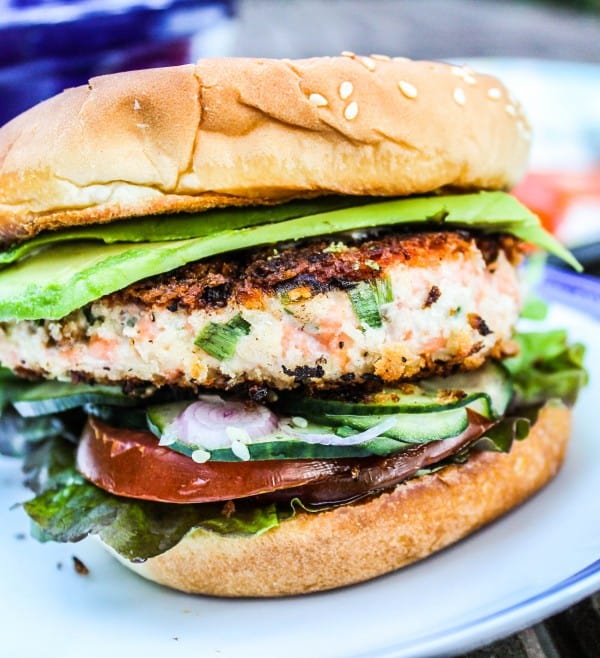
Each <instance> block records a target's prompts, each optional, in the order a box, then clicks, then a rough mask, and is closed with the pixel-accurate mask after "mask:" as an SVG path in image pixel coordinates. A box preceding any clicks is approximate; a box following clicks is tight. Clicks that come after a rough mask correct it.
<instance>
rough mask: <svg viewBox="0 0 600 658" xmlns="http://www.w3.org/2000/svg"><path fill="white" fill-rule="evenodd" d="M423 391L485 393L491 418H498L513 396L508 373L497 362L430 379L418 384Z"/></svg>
mask: <svg viewBox="0 0 600 658" xmlns="http://www.w3.org/2000/svg"><path fill="white" fill-rule="evenodd" d="M420 385H421V386H423V388H425V390H430V391H434V390H439V389H440V388H446V389H460V390H462V391H464V392H465V393H467V395H471V394H474V393H477V392H480V391H485V393H486V395H487V397H488V400H489V402H490V411H491V414H492V415H491V417H492V418H500V416H502V415H503V414H504V412H505V411H506V408H507V407H508V404H509V402H510V401H511V399H512V396H513V385H512V380H511V376H510V373H509V372H508V370H507V369H506V368H505V367H504V366H503V365H502V364H501V363H500V362H498V361H487V362H486V363H485V365H483V366H482V367H481V368H478V369H477V370H470V371H468V372H459V373H457V374H455V375H450V376H449V377H432V378H430V379H425V380H423V381H422V382H420Z"/></svg>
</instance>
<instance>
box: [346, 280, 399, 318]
mask: <svg viewBox="0 0 600 658" xmlns="http://www.w3.org/2000/svg"><path fill="white" fill-rule="evenodd" d="M348 296H349V297H350V302H351V303H352V308H353V309H354V313H356V317H357V318H358V319H359V320H360V322H361V325H362V328H363V330H364V329H366V327H372V328H374V329H378V328H379V327H381V326H382V320H381V313H380V308H381V306H382V305H383V304H388V303H389V302H391V301H393V299H394V297H393V294H392V284H391V281H390V280H389V278H387V277H384V278H382V279H372V280H370V281H360V282H359V283H358V284H357V285H356V286H354V288H351V289H350V290H348Z"/></svg>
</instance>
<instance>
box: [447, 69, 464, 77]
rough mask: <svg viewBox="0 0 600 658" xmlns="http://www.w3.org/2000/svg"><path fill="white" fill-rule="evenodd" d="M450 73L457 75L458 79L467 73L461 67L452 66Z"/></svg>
mask: <svg viewBox="0 0 600 658" xmlns="http://www.w3.org/2000/svg"><path fill="white" fill-rule="evenodd" d="M450 73H452V75H455V76H456V77H458V78H462V77H463V76H464V74H465V72H464V71H463V69H462V68H461V67H460V66H451V67H450Z"/></svg>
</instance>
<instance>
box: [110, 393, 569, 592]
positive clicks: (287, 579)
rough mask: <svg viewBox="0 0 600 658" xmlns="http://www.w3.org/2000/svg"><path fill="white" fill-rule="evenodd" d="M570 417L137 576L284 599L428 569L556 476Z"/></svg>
mask: <svg viewBox="0 0 600 658" xmlns="http://www.w3.org/2000/svg"><path fill="white" fill-rule="evenodd" d="M570 421H571V413H570V410H569V409H567V408H565V407H562V406H549V405H547V406H546V407H544V409H543V410H542V411H541V413H540V415H539V417H538V420H537V422H536V423H535V425H534V426H533V428H532V430H531V432H530V434H529V436H528V437H527V439H525V440H524V441H518V442H515V443H514V444H513V448H512V450H511V452H510V453H508V454H506V453H497V452H480V453H477V454H476V455H474V456H473V457H471V458H470V459H469V461H468V462H466V463H465V464H461V465H452V466H448V467H446V468H444V469H441V470H439V471H437V472H435V473H432V474H430V475H425V476H422V477H418V478H414V479H412V480H408V481H407V482H405V483H402V484H400V485H398V486H397V487H396V488H395V489H393V490H391V491H389V492H386V493H383V494H381V495H379V496H377V497H375V498H371V499H369V500H367V501H366V502H360V503H355V504H351V505H345V506H341V507H337V508H335V509H332V510H329V511H325V512H320V513H317V514H313V513H306V512H302V513H298V514H297V515H296V516H295V517H294V518H292V519H289V520H287V521H284V522H283V523H282V524H281V525H280V526H279V527H278V528H276V529H274V530H270V531H268V532H265V533H264V534H262V535H258V536H252V537H232V536H221V535H218V534H216V533H213V532H209V531H205V530H195V531H193V532H192V533H190V534H189V535H187V536H186V537H185V538H184V539H183V540H182V541H181V542H180V543H179V544H177V546H175V547H174V548H172V549H170V550H169V551H167V552H166V553H163V554H162V555H159V556H157V557H154V558H151V559H149V560H147V561H146V562H144V563H141V564H133V563H131V562H128V561H126V560H123V559H121V561H122V562H123V563H124V564H126V565H127V566H128V567H129V568H131V569H133V570H134V571H136V572H137V573H138V574H140V575H142V576H144V577H145V578H148V579H150V580H153V581H155V582H157V583H161V584H162V585H167V586H169V587H173V588H175V589H179V590H182V591H185V592H193V593H197V594H211V595H216V596H255V597H259V596H260V597H263V596H282V595H286V594H300V593H305V592H315V591H320V590H327V589H332V588H335V587H341V586H343V585H350V584H352V583H358V582H361V581H364V580H368V579H369V578H374V577H375V576H380V575H382V574H384V573H387V572H390V571H394V570H395V569H398V568H400V567H402V566H404V565H407V564H410V563H411V562H415V561H416V560H420V559H421V558H424V557H426V556H428V555H431V554H432V553H434V552H436V551H439V550H440V549H442V548H444V547H445V546H448V545H449V544H452V543H453V542H455V541H457V540H459V539H461V538H462V537H464V536H466V535H468V534H469V533H471V532H473V531H474V530H476V529H477V528H479V527H481V526H482V525H484V524H486V523H488V522H489V521H491V520H493V519H495V518H497V517H498V516H500V515H501V514H503V513H505V512H507V511H508V510H510V509H511V508H513V507H515V506H516V505H518V504H519V503H521V502H522V501H523V500H525V499H526V498H528V497H529V496H531V495H532V494H533V493H534V492H535V491H537V490H538V489H540V488H541V487H542V486H543V485H544V484H546V483H547V482H548V481H549V480H550V479H552V477H553V476H554V475H555V474H556V473H557V471H558V469H559V468H560V465H561V464H562V461H563V459H564V455H565V452H566V448H567V444H568V440H569V433H570Z"/></svg>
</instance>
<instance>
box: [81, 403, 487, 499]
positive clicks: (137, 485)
mask: <svg viewBox="0 0 600 658" xmlns="http://www.w3.org/2000/svg"><path fill="white" fill-rule="evenodd" d="M468 415H469V425H468V427H467V429H466V430H465V431H464V432H463V433H462V434H460V435H459V436H455V437H452V438H449V439H444V440H441V441H431V442H430V443H424V444H419V445H415V446H413V447H411V448H408V449H407V450H404V451H403V452H401V453H398V454H396V455H391V456H389V457H364V458H353V459H314V460H313V459H282V460H268V461H247V462H211V461H209V462H205V463H203V464H198V463H196V462H194V461H193V460H192V459H190V458H189V457H186V456H185V455H181V454H179V453H178V452H174V451H173V450H170V449H169V448H166V447H163V446H159V445H158V441H157V439H156V437H155V436H154V435H153V434H151V433H150V432H144V431H140V430H129V429H119V428H115V427H111V426H110V425H107V424H106V423H103V422H102V421H100V420H98V419H97V418H93V417H92V418H90V419H89V420H88V424H87V425H86V427H85V429H84V432H83V436H82V438H81V441H80V443H79V448H78V450H77V466H78V468H79V470H80V471H81V473H82V474H83V475H84V476H85V477H86V478H88V480H91V481H92V482H93V483H94V484H96V485H97V486H99V487H101V488H102V489H105V490H107V491H110V492H111V493H114V494H116V495H117V496H126V497H130V498H141V499H144V500H154V501H158V502H165V503H210V502H216V501H222V500H234V499H237V498H247V497H249V496H257V495H261V494H268V495H269V498H270V499H274V500H276V499H278V498H279V497H281V496H282V495H283V496H284V498H286V499H289V498H290V497H292V496H301V497H302V500H303V501H304V502H306V503H311V504H315V505H326V504H329V503H333V502H340V501H350V500H354V499H357V498H360V497H362V496H364V495H367V494H368V493H371V492H374V491H382V490H384V489H388V488H390V487H393V486H395V485H396V484H398V483H399V482H402V481H403V480H405V479H407V478H409V477H412V476H413V475H414V474H415V473H416V472H417V471H419V470H420V469H421V468H423V467H426V466H429V465H431V464H434V463H437V462H438V461H441V460H442V459H445V458H446V457H449V456H450V455H452V454H454V453H455V452H457V451H459V450H461V449H462V448H464V447H466V446H468V445H469V444H470V443H471V442H472V441H474V440H475V439H476V438H478V437H480V436H481V435H482V434H483V433H484V432H485V431H486V430H487V429H488V428H489V427H491V425H493V424H494V423H493V422H492V421H489V420H488V419H487V418H484V417H483V416H479V415H478V414H476V413H475V412H472V411H471V410H469V411H468Z"/></svg>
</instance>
